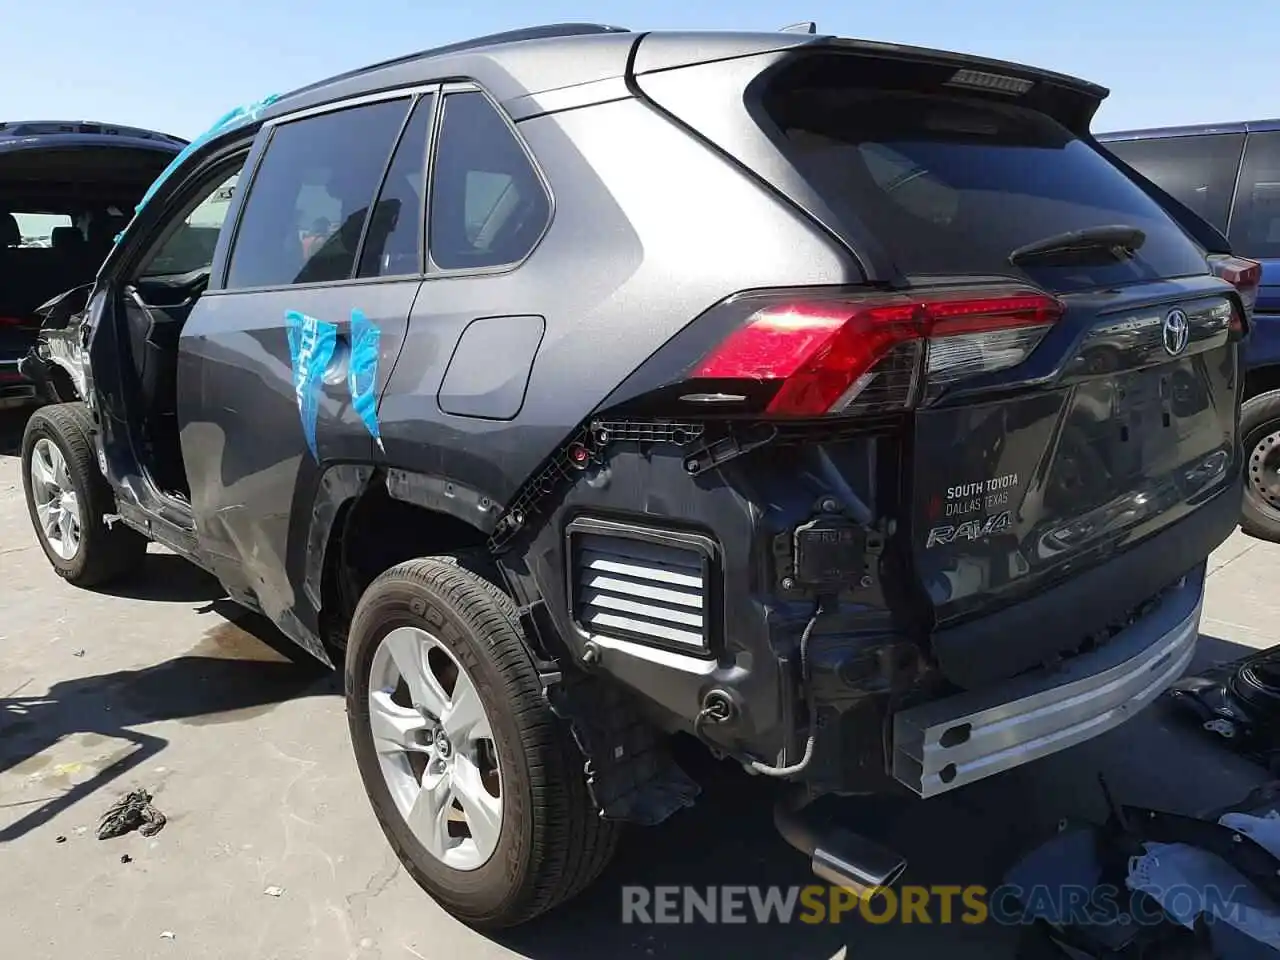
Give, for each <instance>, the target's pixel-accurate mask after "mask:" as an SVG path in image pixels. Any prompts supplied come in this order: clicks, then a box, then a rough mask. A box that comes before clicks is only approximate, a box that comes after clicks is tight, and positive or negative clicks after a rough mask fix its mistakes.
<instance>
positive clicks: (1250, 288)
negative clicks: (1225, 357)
mask: <svg viewBox="0 0 1280 960" xmlns="http://www.w3.org/2000/svg"><path fill="white" fill-rule="evenodd" d="M1209 266H1210V268H1212V270H1213V272H1214V275H1215V276H1217V277H1220V278H1221V279H1223V280H1225V281H1227V283H1229V284H1231V285H1232V286H1233V287H1235V288H1236V291H1237V292H1238V293H1239V294H1240V299H1241V301H1243V303H1244V316H1240V315H1239V314H1237V313H1235V312H1233V313H1232V315H1231V329H1232V330H1234V331H1235V332H1237V333H1243V332H1244V330H1245V328H1246V324H1247V323H1248V322H1249V320H1250V319H1251V318H1252V317H1253V308H1254V306H1255V305H1256V304H1257V302H1258V288H1259V287H1260V286H1261V285H1262V264H1260V263H1259V262H1258V261H1257V260H1247V259H1245V258H1244V257H1229V256H1222V255H1217V256H1212V257H1210V258H1209Z"/></svg>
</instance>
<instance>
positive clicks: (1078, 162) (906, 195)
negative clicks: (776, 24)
mask: <svg viewBox="0 0 1280 960" xmlns="http://www.w3.org/2000/svg"><path fill="white" fill-rule="evenodd" d="M765 108H766V111H767V113H768V115H769V116H770V118H771V119H772V120H773V122H774V123H775V124H776V125H777V127H778V128H779V129H780V133H781V136H780V140H779V142H780V146H781V148H782V149H783V150H784V152H785V153H787V155H788V156H789V158H790V159H791V161H792V163H793V164H794V165H795V166H796V168H797V169H798V171H799V172H800V173H801V175H802V176H804V178H805V179H806V181H807V182H808V183H809V184H810V185H811V186H812V187H813V188H814V189H815V190H816V191H817V192H818V194H819V195H820V196H821V197H822V198H823V200H824V201H825V202H826V203H827V205H828V206H829V207H830V208H831V209H832V211H833V212H834V213H835V215H836V216H837V217H839V218H842V219H846V218H847V220H846V223H847V225H850V226H853V232H855V234H856V233H857V226H858V225H860V226H861V227H862V228H863V229H864V230H866V231H868V232H869V233H870V234H871V235H872V237H873V238H874V240H875V241H877V242H879V243H880V244H882V245H883V246H884V248H885V249H886V250H887V252H888V254H889V256H891V257H892V258H893V260H894V262H895V263H896V264H897V266H898V269H900V270H901V271H902V272H903V273H905V274H908V275H930V274H932V275H939V274H941V275H946V274H951V275H955V274H964V275H991V274H1003V275H1010V274H1013V275H1017V274H1022V275H1024V276H1027V277H1028V278H1029V279H1032V280H1034V281H1035V282H1038V283H1041V284H1043V285H1045V286H1048V287H1050V288H1051V289H1056V290H1069V289H1080V288H1088V287H1094V286H1099V285H1102V284H1108V285H1110V284H1117V283H1125V282H1135V281H1140V280H1144V279H1150V278H1154V277H1161V276H1188V275H1191V274H1197V273H1204V272H1206V265H1205V260H1204V256H1203V254H1202V253H1201V252H1200V251H1199V249H1198V247H1196V245H1195V244H1194V243H1193V242H1192V241H1191V240H1190V239H1189V238H1188V237H1187V235H1186V234H1185V233H1183V231H1182V230H1181V228H1180V227H1178V226H1177V224H1176V223H1174V222H1173V220H1171V219H1170V218H1169V216H1168V215H1167V214H1166V213H1165V212H1164V211H1163V209H1161V208H1160V206H1159V205H1158V204H1157V203H1156V202H1155V201H1154V200H1152V199H1151V198H1150V197H1148V196H1147V194H1145V193H1144V192H1143V191H1142V190H1141V189H1140V188H1139V187H1138V186H1137V185H1136V184H1135V183H1134V182H1133V181H1132V180H1131V179H1129V178H1128V177H1127V176H1125V175H1124V174H1123V173H1122V172H1120V171H1119V170H1118V169H1117V168H1116V167H1115V166H1113V165H1112V164H1111V162H1110V161H1109V160H1108V159H1107V158H1106V157H1103V156H1102V155H1101V154H1099V153H1098V152H1097V151H1096V150H1095V149H1093V148H1092V147H1090V146H1089V145H1088V144H1086V143H1085V142H1083V141H1081V140H1079V139H1078V138H1076V137H1075V136H1073V135H1072V134H1071V133H1070V132H1069V131H1068V130H1066V128H1064V127H1063V126H1061V125H1060V124H1058V123H1057V122H1055V121H1054V120H1052V119H1051V118H1049V117H1048V116H1046V115H1045V114H1042V113H1038V112H1035V111H1031V110H1026V109H1021V108H1018V107H1015V106H1012V105H1005V104H1002V103H994V102H990V103H988V102H983V101H979V100H975V99H968V98H961V97H959V96H946V95H937V94H917V93H905V92H903V93H899V92H896V91H893V92H890V91H880V90H869V89H866V88H865V87H862V88H854V87H852V86H850V87H842V86H840V85H838V84H831V83H830V82H827V83H825V84H823V85H812V84H805V85H796V84H787V85H775V87H774V88H773V89H772V90H771V91H770V92H769V93H768V94H767V95H766V97H765ZM1111 225H1124V226H1129V227H1136V228H1137V229H1139V230H1142V231H1143V232H1144V233H1145V234H1146V241H1145V243H1144V244H1143V246H1142V248H1141V250H1140V251H1139V253H1138V255H1137V256H1136V257H1135V258H1133V259H1132V260H1130V261H1127V262H1123V263H1122V262H1116V261H1112V260H1103V259H1101V258H1096V257H1095V258H1090V261H1089V262H1087V263H1085V262H1082V263H1080V264H1078V265H1077V264H1076V263H1071V264H1066V265H1064V264H1057V265H1053V266H1050V265H1047V264H1043V263H1041V264H1036V265H1027V266H1025V267H1024V268H1017V267H1014V266H1012V265H1011V264H1010V263H1009V254H1010V253H1011V252H1012V251H1014V250H1016V249H1017V248H1019V247H1021V246H1023V245H1025V244H1028V243H1031V242H1033V241H1037V240H1042V239H1045V238H1047V237H1050V236H1052V235H1055V234H1059V233H1062V232H1064V231H1070V230H1080V229H1083V228H1087V227H1098V226H1111Z"/></svg>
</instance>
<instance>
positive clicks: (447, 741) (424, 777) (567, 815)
mask: <svg viewBox="0 0 1280 960" xmlns="http://www.w3.org/2000/svg"><path fill="white" fill-rule="evenodd" d="M388 651H394V652H388ZM418 651H420V652H418ZM402 660H403V661H404V662H405V663H406V664H411V665H410V666H408V667H407V668H406V669H403V670H401V669H400V666H401V661H402ZM388 664H391V665H392V666H391V668H389V666H388ZM440 667H443V668H444V669H445V670H446V671H447V672H450V675H451V676H452V677H453V678H454V679H453V681H452V685H450V683H449V682H448V680H447V678H445V677H444V676H443V675H442V674H440V673H438V672H437V671H438V669H439V668H440ZM415 669H416V670H421V671H423V673H430V674H431V676H430V677H427V678H426V679H425V680H419V681H414V682H415V683H417V684H418V689H425V690H426V693H425V694H424V695H422V696H419V695H418V694H417V693H415V694H413V695H412V697H410V696H409V690H410V689H411V688H412V687H411V684H410V682H408V681H409V678H408V676H407V674H408V673H411V672H413V671H414V670H415ZM433 677H434V679H432V678H433ZM388 678H389V679H388ZM464 683H465V684H467V685H468V686H467V689H468V693H471V692H474V693H475V694H477V695H478V700H479V703H480V705H481V707H482V709H481V711H480V716H481V717H482V718H483V719H482V723H481V722H476V723H474V724H473V725H472V726H471V728H470V729H471V730H473V731H474V730H481V731H482V732H481V733H480V735H479V737H480V739H478V740H476V741H475V742H476V743H479V744H482V745H483V744H484V743H488V744H490V745H491V746H490V747H487V748H484V749H483V750H482V749H480V748H476V754H479V753H481V752H483V753H486V754H487V753H489V752H491V753H492V755H493V756H494V757H495V758H496V763H495V764H493V765H492V766H493V767H494V768H496V769H492V770H491V772H490V774H489V776H490V777H491V778H492V779H491V780H486V781H485V782H486V783H493V784H496V786H497V788H498V792H497V794H494V793H493V791H492V790H489V791H488V793H487V794H486V795H485V796H484V798H483V799H484V800H485V802H486V803H487V802H490V801H492V802H494V803H495V804H496V806H497V808H498V809H500V815H499V817H496V818H493V819H492V820H489V821H488V823H487V824H486V823H485V821H486V817H484V816H479V817H477V816H476V815H474V814H473V813H472V810H474V809H476V808H477V806H478V802H477V799H476V796H475V795H474V784H475V783H476V782H478V779H477V778H476V777H474V776H471V777H469V779H468V781H466V782H464V780H463V779H462V776H461V774H460V773H457V774H455V773H448V771H447V769H446V768H447V765H448V764H456V765H457V766H453V767H448V769H449V770H453V771H460V770H463V769H475V768H476V767H478V766H479V765H480V764H476V765H475V766H468V767H464V766H462V763H463V761H462V758H463V757H464V756H466V757H469V758H470V757H472V756H473V754H472V752H471V750H472V748H471V746H470V745H469V741H468V740H467V735H466V734H464V733H462V732H461V727H460V726H457V724H456V720H454V723H453V725H451V722H450V721H451V718H456V716H457V715H458V714H460V713H463V712H464V711H461V710H454V703H453V701H454V699H455V698H458V699H461V698H462V695H460V694H458V691H459V690H462V689H464V686H463V685H464ZM424 684H425V688H424V687H423V685H424ZM432 691H434V692H435V694H436V695H439V694H441V692H442V691H443V697H444V698H443V700H441V703H442V709H441V710H440V711H439V712H438V713H436V712H435V711H434V710H433V709H432V708H429V707H427V706H426V705H425V704H426V701H427V700H429V699H431V696H430V694H431V692H432ZM346 697H347V715H348V720H349V723H350V727H351V740H352V745H353V747H354V750H355V755H356V762H357V765H358V766H359V769H360V775H361V778H362V779H363V780H364V785H365V789H366V790H367V792H368V794H369V799H370V801H371V803H372V805H373V811H374V814H375V815H376V816H377V818H378V821H379V823H380V824H381V826H382V829H383V832H384V833H385V834H386V837H387V840H388V841H389V842H390V844H391V846H392V848H393V849H394V850H395V852H396V854H397V855H398V856H399V858H400V861H401V863H403V864H404V867H405V869H406V870H407V871H408V872H409V874H410V875H411V876H412V877H413V878H414V880H415V881H417V883H418V884H419V885H420V886H421V887H422V888H423V889H424V890H426V891H427V892H428V893H429V894H430V895H431V896H432V897H433V898H435V899H436V900H437V901H438V902H439V903H440V904H441V905H442V906H443V907H444V908H445V910H447V911H448V912H449V913H451V914H452V915H453V916H455V917H457V918H458V919H459V920H461V921H463V922H464V923H466V924H468V925H470V926H472V927H475V928H477V929H497V928H504V927H512V926H516V925H518V924H521V923H524V922H526V921H528V920H530V919H532V918H533V917H535V916H537V915H539V914H541V913H543V912H545V911H547V910H549V909H551V908H552V907H555V906H557V905H558V904H560V903H562V902H564V901H565V900H567V899H569V898H570V897H572V896H575V895H576V894H577V893H579V892H581V891H582V890H583V889H585V888H586V887H587V886H588V885H589V884H590V883H591V882H592V881H594V880H595V879H596V878H597V877H598V876H599V875H600V873H601V871H603V870H604V868H605V866H606V865H607V864H608V862H609V860H610V858H611V857H612V855H613V852H614V849H615V846H616V842H617V825H616V824H615V823H612V822H610V821H606V820H603V819H602V818H601V817H600V815H599V812H598V811H597V810H596V808H595V805H594V804H593V802H592V801H591V798H590V795H589V794H588V791H587V784H586V777H585V774H584V771H583V757H582V754H581V753H580V752H579V751H578V749H577V747H576V745H575V744H574V742H573V739H572V736H571V735H570V733H569V731H568V729H567V728H566V727H565V726H564V724H563V723H562V722H561V721H560V720H559V719H558V718H556V717H555V715H554V714H553V713H552V711H551V708H550V706H549V704H548V703H547V701H546V698H545V696H544V695H543V691H542V686H541V682H540V680H539V677H538V673H537V671H536V669H535V668H534V664H533V661H532V659H531V657H530V654H529V651H528V649H527V648H526V646H525V643H524V639H523V636H522V634H521V630H520V626H519V619H518V617H517V615H516V611H515V608H514V606H513V605H512V603H511V601H510V599H509V598H508V597H507V596H506V595H505V594H503V593H502V592H501V591H500V590H499V589H498V588H497V587H496V586H495V585H494V584H493V583H491V582H489V581H488V580H486V579H485V578H483V577H482V576H479V575H477V574H476V573H474V572H472V571H471V570H469V569H467V567H466V566H464V565H462V564H460V563H459V562H458V561H457V560H455V559H452V558H434V559H423V560H412V561H409V562H407V563H403V564H401V565H399V566H397V567H394V568H392V569H391V570H388V571H387V572H386V573H384V574H382V575H381V576H380V577H378V578H377V579H376V580H375V581H374V582H373V583H372V584H371V585H370V586H369V588H368V589H367V590H366V591H365V593H364V596H363V597H362V598H361V600H360V603H359V605H358V607H357V608H356V612H355V615H354V616H353V618H352V622H351V628H350V633H349V636H348V643H347V657H346ZM410 700H412V702H413V704H414V706H410V705H409V703H410ZM414 707H417V708H418V709H416V710H415V708H414ZM389 710H390V713H389V712H388V711H389ZM396 711H398V713H397V712H396ZM388 716H390V717H391V727H389V726H388V725H387V723H386V720H387V718H388ZM419 718H421V719H419ZM375 724H377V725H378V726H377V734H376V735H375ZM412 727H418V728H420V729H416V730H414V731H412V732H410V733H406V732H405V731H406V730H408V729H409V728H412ZM392 728H394V731H395V736H394V737H391V736H388V730H389V729H392ZM455 729H457V730H458V732H457V733H456V734H455ZM486 735H487V738H486ZM441 736H443V738H444V742H443V748H442V747H441V746H440V739H439V738H440V737H441ZM409 741H412V742H413V743H414V744H415V746H414V747H412V748H411V750H410V751H402V750H401V749H400V747H399V746H397V743H400V742H409ZM402 754H403V757H404V761H403V762H401V760H400V759H399V758H400V757H401V755H402ZM390 757H395V758H396V760H395V763H394V764H393V763H392V762H391V760H389V759H388V758H390ZM412 757H419V758H420V759H417V760H413V759H411V758H412ZM468 762H469V763H470V762H471V761H470V760H469V761H468ZM413 764H417V765H416V766H415V765H413ZM418 766H421V767H422V771H421V772H419V771H418ZM389 768H391V772H388V769H389ZM446 775H448V776H455V780H454V781H453V782H454V783H456V784H457V786H456V788H454V787H445V788H439V787H427V785H429V784H435V783H439V782H440V780H439V777H444V776H446ZM479 779H483V775H481V777H480V778H479ZM424 787H426V788H425V789H424ZM441 789H443V792H442V793H440V794H439V795H440V796H442V797H446V798H453V797H456V798H457V799H458V804H457V811H458V813H460V814H464V815H465V818H466V820H465V825H458V823H457V819H456V817H455V814H454V812H453V808H452V806H450V804H451V803H452V802H453V801H452V799H446V800H435V799H432V800H429V801H428V802H429V803H431V804H432V805H433V806H431V807H430V808H429V810H439V811H441V812H440V813H439V814H438V815H436V814H430V815H429V816H428V817H426V818H425V819H424V817H423V815H422V814H421V813H420V812H419V811H420V809H422V808H421V807H420V806H419V804H420V803H421V802H422V798H423V797H427V796H428V795H435V794H436V792H437V791H439V790H441ZM450 789H453V790H454V792H453V793H452V794H450V793H449V790H450ZM406 791H408V793H407V794H406ZM459 791H461V792H459ZM406 807H408V808H409V809H408V810H407V811H406ZM410 820H413V821H414V823H415V824H416V825H417V826H416V828H415V827H411V826H410ZM477 820H479V821H480V825H481V827H482V829H480V830H479V831H476V830H473V829H472V827H471V824H472V823H475V822H477ZM495 820H496V826H495V824H494V821H495ZM447 821H454V822H453V823H449V822H447ZM425 823H436V824H440V823H445V827H444V832H443V834H440V833H437V834H435V835H434V836H426V837H425V839H424V827H423V824H425ZM455 826H457V832H456V834H452V835H451V832H452V831H453V828H454V827H455ZM437 829H440V828H439V827H437ZM426 832H427V833H430V832H431V831H430V830H427V831H426ZM442 837H443V840H442ZM482 841H483V842H482ZM455 842H456V845H455V846H450V844H452V843H455ZM433 850H435V851H436V852H432V851H433ZM442 850H443V851H444V852H443V854H442V853H441V852H440V851H442ZM485 851H489V852H488V853H487V856H485V855H483V854H484V853H485Z"/></svg>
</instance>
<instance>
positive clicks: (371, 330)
mask: <svg viewBox="0 0 1280 960" xmlns="http://www.w3.org/2000/svg"><path fill="white" fill-rule="evenodd" d="M381 338H382V331H381V330H379V329H378V327H377V326H375V325H374V324H373V323H371V322H370V321H369V319H368V318H367V317H366V316H365V315H364V313H363V311H361V310H358V309H356V310H352V311H351V360H350V365H349V366H348V367H347V387H348V389H349V390H350V391H351V406H352V407H353V408H354V409H355V411H356V413H357V414H359V416H360V419H361V420H362V421H364V425H365V427H366V429H368V431H369V435H370V436H371V437H373V439H374V441H375V442H376V443H377V444H378V448H379V449H382V435H381V431H380V429H379V426H378V397H377V389H378V342H379V340H380V339H381ZM383 452H384V453H385V452H386V451H385V450H384V451H383Z"/></svg>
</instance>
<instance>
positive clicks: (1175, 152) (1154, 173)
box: [1103, 134, 1244, 232]
mask: <svg viewBox="0 0 1280 960" xmlns="http://www.w3.org/2000/svg"><path fill="white" fill-rule="evenodd" d="M1103 146H1104V147H1105V148H1106V149H1107V150H1109V151H1110V152H1111V153H1113V154H1115V155H1116V156H1117V157H1119V158H1120V159H1121V160H1123V161H1124V162H1125V163H1127V164H1128V165H1129V166H1131V167H1133V169H1135V170H1137V171H1138V172H1139V173H1140V174H1142V175H1143V176H1144V177H1146V178H1147V179H1148V180H1150V181H1152V182H1153V183H1155V184H1156V185H1157V186H1159V187H1160V188H1161V189H1163V190H1164V191H1165V192H1166V193H1168V194H1169V195H1170V196H1172V197H1173V198H1174V199H1176V200H1179V201H1181V202H1182V203H1183V204H1184V205H1186V206H1188V207H1190V208H1191V209H1192V210H1194V211H1195V212H1196V213H1198V214H1200V216H1202V217H1204V219H1206V220H1208V221H1209V222H1210V223H1212V224H1213V225H1214V226H1215V227H1217V228H1218V229H1219V230H1222V231H1224V232H1225V231H1226V229H1227V215H1228V213H1229V212H1230V210H1231V194H1232V191H1234V190H1235V187H1236V172H1237V171H1238V170H1239V168H1240V150H1241V148H1242V147H1243V146H1244V136H1243V135H1242V134H1214V135H1212V136H1204V137H1156V138H1152V139H1149V140H1114V141H1112V142H1110V143H1105V144H1103Z"/></svg>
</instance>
